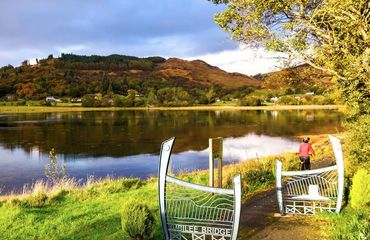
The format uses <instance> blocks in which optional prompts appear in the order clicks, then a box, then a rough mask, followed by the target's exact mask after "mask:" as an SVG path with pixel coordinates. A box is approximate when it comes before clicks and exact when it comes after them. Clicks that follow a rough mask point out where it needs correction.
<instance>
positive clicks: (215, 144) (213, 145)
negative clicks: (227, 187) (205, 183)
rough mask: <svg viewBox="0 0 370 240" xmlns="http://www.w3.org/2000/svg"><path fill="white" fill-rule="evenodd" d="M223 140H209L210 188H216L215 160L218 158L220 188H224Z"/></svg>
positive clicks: (219, 138)
mask: <svg viewBox="0 0 370 240" xmlns="http://www.w3.org/2000/svg"><path fill="white" fill-rule="evenodd" d="M222 155H223V138H221V137H218V138H210V139H209V186H211V187H214V179H215V178H214V170H215V165H214V160H215V158H217V172H218V186H217V187H219V188H222Z"/></svg>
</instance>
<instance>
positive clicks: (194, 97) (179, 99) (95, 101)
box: [82, 86, 252, 107]
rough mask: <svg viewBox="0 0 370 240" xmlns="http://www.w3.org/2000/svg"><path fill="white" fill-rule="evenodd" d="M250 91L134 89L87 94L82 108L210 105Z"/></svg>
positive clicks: (168, 88)
mask: <svg viewBox="0 0 370 240" xmlns="http://www.w3.org/2000/svg"><path fill="white" fill-rule="evenodd" d="M251 91H252V90H251V89H248V88H240V89H234V90H233V91H231V90H225V89H224V88H220V87H217V86H215V87H211V88H209V89H206V88H205V89H198V88H194V89H190V90H189V91H187V90H185V89H184V88H182V87H164V88H160V89H155V88H151V89H149V90H148V92H147V93H146V94H144V95H142V94H140V93H139V92H138V91H136V90H135V89H129V90H127V94H125V95H120V94H115V93H113V92H108V93H107V94H106V95H102V94H100V93H99V94H88V95H85V96H84V97H83V98H82V106H83V107H143V106H149V107H154V106H166V107H176V106H191V105H200V104H211V103H214V102H216V100H219V101H229V100H232V99H235V98H236V97H242V96H245V94H247V93H248V92H251Z"/></svg>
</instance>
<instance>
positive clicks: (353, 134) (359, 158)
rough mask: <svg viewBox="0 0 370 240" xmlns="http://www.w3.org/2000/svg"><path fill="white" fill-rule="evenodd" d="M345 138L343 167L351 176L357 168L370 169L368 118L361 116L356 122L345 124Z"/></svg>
mask: <svg viewBox="0 0 370 240" xmlns="http://www.w3.org/2000/svg"><path fill="white" fill-rule="evenodd" d="M346 128H347V129H348V130H347V131H346V136H345V139H344V140H345V142H346V144H345V145H344V150H345V160H346V162H345V166H346V170H347V174H348V175H349V176H352V175H353V174H354V172H355V171H356V169H357V168H365V169H369V167H370V116H369V115H365V116H361V117H360V118H359V119H358V120H357V121H355V122H352V123H347V125H346Z"/></svg>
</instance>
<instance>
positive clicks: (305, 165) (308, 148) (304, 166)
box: [299, 137, 315, 170]
mask: <svg viewBox="0 0 370 240" xmlns="http://www.w3.org/2000/svg"><path fill="white" fill-rule="evenodd" d="M309 141H310V138H309V137H305V138H303V143H301V145H299V159H300V160H301V170H310V169H311V162H310V155H311V154H315V151H314V150H313V148H312V145H311V144H309V143H308V142H309Z"/></svg>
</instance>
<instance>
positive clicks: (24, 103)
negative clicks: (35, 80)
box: [16, 99, 27, 106]
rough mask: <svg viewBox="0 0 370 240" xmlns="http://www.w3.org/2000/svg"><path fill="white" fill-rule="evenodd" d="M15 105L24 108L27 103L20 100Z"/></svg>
mask: <svg viewBox="0 0 370 240" xmlns="http://www.w3.org/2000/svg"><path fill="white" fill-rule="evenodd" d="M16 104H17V106H26V104H27V101H26V100H24V99H21V100H18V101H17V103H16Z"/></svg>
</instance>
